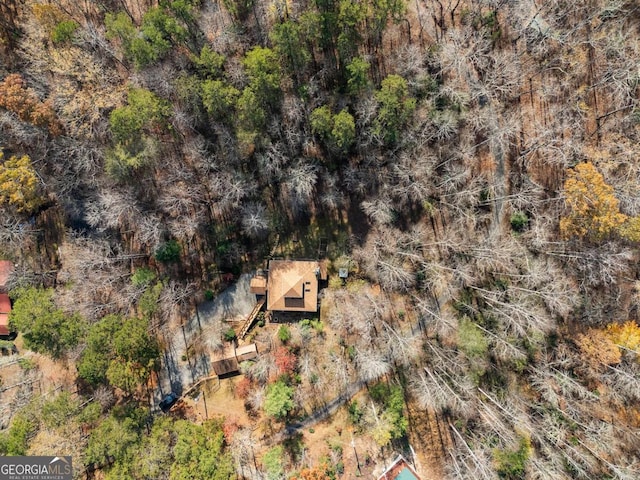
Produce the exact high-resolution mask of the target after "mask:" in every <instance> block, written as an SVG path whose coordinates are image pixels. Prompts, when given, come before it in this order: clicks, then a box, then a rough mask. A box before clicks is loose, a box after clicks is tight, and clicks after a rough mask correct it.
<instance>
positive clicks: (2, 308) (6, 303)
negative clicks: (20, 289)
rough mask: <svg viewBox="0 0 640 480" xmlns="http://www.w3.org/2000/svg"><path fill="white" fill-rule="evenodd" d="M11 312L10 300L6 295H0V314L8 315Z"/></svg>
mask: <svg viewBox="0 0 640 480" xmlns="http://www.w3.org/2000/svg"><path fill="white" fill-rule="evenodd" d="M10 311H11V300H9V295H7V294H6V293H0V313H9V312H10Z"/></svg>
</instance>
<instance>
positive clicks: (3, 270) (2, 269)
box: [0, 260, 13, 288]
mask: <svg viewBox="0 0 640 480" xmlns="http://www.w3.org/2000/svg"><path fill="white" fill-rule="evenodd" d="M12 272H13V263H11V262H10V261H9V260H0V288H6V286H7V281H8V280H9V275H11V273H12Z"/></svg>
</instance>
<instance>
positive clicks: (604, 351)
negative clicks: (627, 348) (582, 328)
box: [576, 328, 622, 371]
mask: <svg viewBox="0 0 640 480" xmlns="http://www.w3.org/2000/svg"><path fill="white" fill-rule="evenodd" d="M576 343H577V344H578V347H579V348H580V351H581V352H582V354H583V358H584V359H585V361H586V362H587V364H588V365H589V366H590V367H591V368H592V369H593V370H595V371H599V370H601V369H602V367H604V366H605V365H614V364H616V363H620V360H621V359H622V355H621V354H620V349H619V348H618V347H617V346H616V344H615V343H614V342H613V341H612V340H611V339H610V338H609V337H608V336H607V335H606V334H605V333H604V332H603V331H602V330H598V329H597V328H590V329H589V330H587V331H586V332H585V333H581V334H579V335H578V336H577V337H576Z"/></svg>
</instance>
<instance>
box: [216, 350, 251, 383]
mask: <svg viewBox="0 0 640 480" xmlns="http://www.w3.org/2000/svg"><path fill="white" fill-rule="evenodd" d="M257 356H258V348H257V347H256V344H255V343H252V344H250V345H244V346H242V347H238V348H235V346H229V347H226V348H225V349H224V350H222V352H220V353H219V354H218V356H217V357H216V358H215V359H214V360H212V361H211V367H212V368H213V371H214V372H216V375H218V376H220V375H226V374H228V373H234V372H237V371H238V370H240V364H241V363H242V362H244V361H245V360H251V359H252V358H256V357H257Z"/></svg>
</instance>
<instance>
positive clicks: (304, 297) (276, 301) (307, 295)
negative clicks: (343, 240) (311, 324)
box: [267, 260, 320, 312]
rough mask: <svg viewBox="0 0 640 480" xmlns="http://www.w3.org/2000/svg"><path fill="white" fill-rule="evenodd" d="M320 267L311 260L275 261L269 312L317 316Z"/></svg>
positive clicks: (269, 280) (268, 296) (270, 269)
mask: <svg viewBox="0 0 640 480" xmlns="http://www.w3.org/2000/svg"><path fill="white" fill-rule="evenodd" d="M319 269H320V264H319V263H318V262H317V261H310V260H271V261H270V262H269V277H268V281H267V310H275V311H284V312H316V311H317V310H318V276H317V275H318V272H319Z"/></svg>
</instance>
